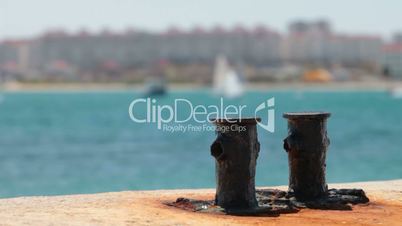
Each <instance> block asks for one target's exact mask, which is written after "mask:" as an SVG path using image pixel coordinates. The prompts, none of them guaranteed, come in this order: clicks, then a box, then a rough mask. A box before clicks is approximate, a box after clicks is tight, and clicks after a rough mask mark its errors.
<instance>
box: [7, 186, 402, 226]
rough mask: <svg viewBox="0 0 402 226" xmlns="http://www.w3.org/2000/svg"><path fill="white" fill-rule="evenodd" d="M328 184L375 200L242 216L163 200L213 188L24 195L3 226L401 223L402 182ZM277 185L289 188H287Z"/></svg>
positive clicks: (209, 193) (10, 203)
mask: <svg viewBox="0 0 402 226" xmlns="http://www.w3.org/2000/svg"><path fill="white" fill-rule="evenodd" d="M329 187H330V188H363V189H364V190H365V191H366V193H367V195H368V196H369V198H370V201H371V202H370V204H366V205H356V206H354V207H353V210H352V211H335V210H326V211H324V210H311V209H303V210H301V211H300V212H298V213H294V214H282V215H281V216H279V217H240V216H228V215H210V214H206V213H193V212H187V211H184V210H180V209H176V208H174V207H168V206H165V205H163V204H162V202H164V201H174V200H175V199H176V198H178V197H182V196H185V197H187V198H195V199H213V196H214V192H215V191H214V189H196V190H158V191H125V192H113V193H100V194H89V195H67V196H53V197H20V198H11V199H2V200H0V225H248V224H250V225H251V224H258V225H306V226H307V225H308V226H311V225H387V226H389V225H398V226H399V225H401V222H402V180H392V181H379V182H363V183H349V184H331V185H329ZM276 188H280V189H283V190H286V186H280V187H276Z"/></svg>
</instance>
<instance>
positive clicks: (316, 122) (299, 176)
mask: <svg viewBox="0 0 402 226" xmlns="http://www.w3.org/2000/svg"><path fill="white" fill-rule="evenodd" d="M329 116H330V113H327V112H294V113H284V114H283V117H284V118H286V119H287V120H288V137H287V138H286V139H285V140H284V149H285V150H286V152H287V153H288V161H289V171H290V172H289V173H290V175H289V192H293V193H294V195H295V197H296V199H298V200H314V199H319V198H323V197H326V195H327V193H328V187H327V184H326V181H325V169H326V164H325V158H326V152H327V147H328V145H329V139H328V137H327V128H326V127H327V126H326V121H327V118H328V117H329Z"/></svg>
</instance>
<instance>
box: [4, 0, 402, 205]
mask: <svg viewBox="0 0 402 226" xmlns="http://www.w3.org/2000/svg"><path fill="white" fill-rule="evenodd" d="M401 8H402V3H399V2H397V1H391V0H388V1H372V2H370V3H367V1H360V0H359V1H353V2H350V1H346V0H340V1H331V2H322V1H315V0H308V1H303V2H295V1H288V0H286V1H284V0H283V1H279V2H278V1H262V0H258V1H253V2H250V1H237V2H236V3H234V2H233V1H228V0H222V1H219V2H216V1H212V0H205V1H202V2H199V1H198V2H196V1H188V0H187V1H184V0H171V1H156V0H148V1H144V0H136V1H128V0H117V1H111V0H97V1H95V0H87V1H78V0H70V1H63V0H57V1H55V0H37V1H28V2H27V1H22V0H0V181H1V184H2V185H1V186H0V197H13V196H24V195H56V194H73V193H93V192H104V191H119V190H129V189H131V190H144V189H170V188H201V187H214V186H215V181H214V180H215V178H214V160H213V158H212V157H211V156H210V152H209V146H210V144H211V143H212V142H213V140H214V137H215V135H214V133H213V132H210V131H203V132H188V133H180V132H178V133H168V132H164V131H161V130H157V128H156V127H155V126H154V125H149V124H136V123H134V122H132V121H131V120H130V118H129V116H128V114H127V109H128V106H129V104H130V102H131V101H132V100H134V99H135V98H138V97H152V98H155V99H156V100H157V101H158V103H159V104H172V103H173V102H174V100H175V99H176V98H187V99H189V100H191V102H192V103H193V104H204V105H210V104H215V105H219V103H220V98H221V97H223V98H225V102H226V103H227V104H235V105H240V104H243V105H244V104H246V105H248V106H249V108H248V109H254V108H255V107H256V106H258V105H259V104H260V103H261V102H263V101H265V100H267V99H268V98H271V97H275V98H276V106H275V110H276V118H275V119H276V131H275V133H273V134H271V133H268V132H265V131H264V130H260V131H259V139H260V142H261V153H260V156H259V160H258V166H257V178H256V181H257V185H259V186H263V185H280V184H287V178H288V168H287V156H286V153H285V151H284V150H283V148H282V140H283V138H285V137H286V134H287V128H286V121H285V120H284V119H282V116H281V114H282V113H283V112H285V111H308V110H324V111H329V112H331V113H332V116H331V118H329V121H328V126H329V131H328V133H329V137H330V139H331V146H330V149H329V153H328V159H327V162H328V163H327V166H328V168H327V174H328V178H327V179H328V182H350V181H367V180H385V179H396V178H401V177H402V167H401V166H400V163H401V161H402V153H401V150H400V147H401V146H402V139H400V135H401V134H402V125H401V124H400V120H401V115H402V82H401V78H402V23H401V21H402V14H401V13H400V9H401ZM179 110H180V109H179ZM144 111H145V109H144ZM247 115H248V116H254V112H253V111H250V112H247ZM261 117H263V119H264V120H266V118H264V117H266V115H261Z"/></svg>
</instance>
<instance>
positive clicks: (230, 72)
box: [213, 56, 244, 98]
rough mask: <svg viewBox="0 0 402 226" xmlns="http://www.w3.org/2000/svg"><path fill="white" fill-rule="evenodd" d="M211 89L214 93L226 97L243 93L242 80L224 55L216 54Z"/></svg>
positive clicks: (238, 95)
mask: <svg viewBox="0 0 402 226" xmlns="http://www.w3.org/2000/svg"><path fill="white" fill-rule="evenodd" d="M213 90H214V93H215V94H216V95H219V96H222V97H227V98H236V97H240V96H242V95H243V94H244V80H243V79H242V77H241V76H240V74H239V73H238V72H237V71H236V70H235V69H233V68H232V67H231V66H230V65H229V63H228V61H227V59H226V57H224V56H218V57H217V58H216V61H215V71H214V77H213Z"/></svg>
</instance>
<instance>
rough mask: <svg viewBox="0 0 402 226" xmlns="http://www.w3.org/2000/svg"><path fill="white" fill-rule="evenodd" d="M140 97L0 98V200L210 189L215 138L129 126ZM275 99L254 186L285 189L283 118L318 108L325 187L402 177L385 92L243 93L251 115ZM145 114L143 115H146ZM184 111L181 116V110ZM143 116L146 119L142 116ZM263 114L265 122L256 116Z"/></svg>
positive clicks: (392, 104)
mask: <svg viewBox="0 0 402 226" xmlns="http://www.w3.org/2000/svg"><path fill="white" fill-rule="evenodd" d="M140 96H141V93H139V92H81V93H79V92H75V93H74V92H64V93H63V92H21V93H5V94H3V100H2V102H1V103H0V197H14V196H27V195H56V194H75V193H94V192H105V191H120V190H139V189H141V190H143V189H172V188H205V187H214V186H215V176H214V160H213V158H212V157H211V156H210V151H209V147H210V144H211V143H212V142H213V140H214V139H215V134H214V132H211V131H204V132H187V133H180V132H178V133H168V132H164V131H161V130H158V129H157V128H156V126H155V125H154V124H152V125H150V124H138V123H134V122H132V121H131V120H130V118H129V115H128V106H129V104H130V102H131V101H132V100H133V99H135V98H137V97H140ZM270 97H275V102H276V105H275V110H276V117H275V120H276V131H275V133H269V132H267V131H265V130H262V129H261V128H259V131H258V132H259V140H260V143H261V151H260V155H259V158H258V163H257V164H258V165H257V176H256V183H257V185H259V186H262V185H280V184H287V182H288V166H287V155H286V153H285V151H284V150H283V148H282V140H283V138H285V137H286V135H287V125H286V121H285V120H284V119H283V118H282V113H283V112H286V111H307V110H325V111H329V112H331V113H332V116H331V117H330V118H329V120H328V135H329V137H330V139H331V145H330V147H329V151H328V155H327V181H328V182H330V183H331V182H332V183H333V182H351V181H367V180H385V179H395V178H402V166H401V164H402V152H401V148H402V138H401V137H402V100H401V99H399V100H398V99H393V98H391V97H390V96H389V95H388V93H386V92H362V91H359V92H346V91H345V92H323V91H308V92H300V91H297V92H296V91H280V92H279V91H278V92H260V91H253V92H248V93H247V94H246V95H245V96H244V97H242V98H240V99H237V100H230V101H227V104H247V106H248V109H249V110H248V111H247V112H246V115H250V116H253V113H254V112H253V111H252V110H250V109H253V108H255V107H256V106H258V105H259V104H260V103H261V102H263V101H264V100H267V99H268V98H270ZM175 98H187V99H189V100H191V102H192V103H193V104H219V101H220V99H219V98H217V97H214V96H212V95H210V94H209V92H208V90H199V91H188V92H184V91H183V92H179V91H177V92H171V93H169V94H168V95H167V96H164V97H161V98H158V99H157V102H158V103H159V104H172V103H173V101H174V99H175ZM144 111H145V109H144ZM181 112H182V114H184V113H183V112H186V110H183V111H181ZM142 113H144V112H142ZM261 116H263V117H264V115H261Z"/></svg>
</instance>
